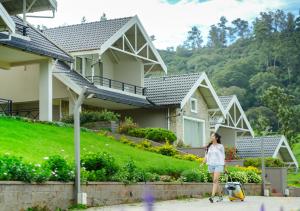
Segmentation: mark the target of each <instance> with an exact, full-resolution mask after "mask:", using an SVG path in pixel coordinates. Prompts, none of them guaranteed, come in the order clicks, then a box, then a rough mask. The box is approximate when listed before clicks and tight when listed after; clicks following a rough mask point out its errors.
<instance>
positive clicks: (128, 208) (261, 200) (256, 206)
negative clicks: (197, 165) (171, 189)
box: [88, 196, 300, 211]
mask: <svg viewBox="0 0 300 211" xmlns="http://www.w3.org/2000/svg"><path fill="white" fill-rule="evenodd" d="M262 204H264V209H261V207H262ZM88 210H89V211H146V209H145V207H144V205H143V204H142V203H137V204H130V205H117V206H110V207H100V208H90V209H88ZM201 210H203V211H211V210H214V211H263V210H264V211H300V197H294V198H292V197H287V198H286V197H261V196H249V197H247V198H246V199H245V201H244V202H238V201H236V202H230V201H229V200H227V199H225V200H224V201H223V202H219V203H213V204H211V203H210V202H209V201H208V199H207V198H205V199H187V200H171V201H163V202H157V203H155V205H154V208H153V211H201Z"/></svg>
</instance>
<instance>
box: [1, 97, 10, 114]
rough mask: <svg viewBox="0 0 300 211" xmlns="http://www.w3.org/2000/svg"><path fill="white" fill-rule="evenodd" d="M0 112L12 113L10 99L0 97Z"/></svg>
mask: <svg viewBox="0 0 300 211" xmlns="http://www.w3.org/2000/svg"><path fill="white" fill-rule="evenodd" d="M0 114H4V115H8V116H11V115H12V101H11V100H7V99H2V98H0Z"/></svg>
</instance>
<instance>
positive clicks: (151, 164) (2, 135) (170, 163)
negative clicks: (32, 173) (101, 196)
mask: <svg viewBox="0 0 300 211" xmlns="http://www.w3.org/2000/svg"><path fill="white" fill-rule="evenodd" d="M102 151H106V152H109V153H111V155H112V156H114V157H115V158H116V160H117V162H118V163H119V164H121V165H122V164H123V163H125V162H127V161H128V160H129V159H131V158H132V159H133V160H134V161H135V162H136V164H137V166H139V167H141V168H143V169H145V170H146V169H147V170H154V171H155V172H158V171H162V170H167V169H172V170H173V171H176V172H178V171H182V170H184V169H190V168H196V167H197V166H198V164H197V163H196V162H190V161H184V160H178V159H174V158H171V157H167V156H163V155H159V154H156V153H151V152H147V151H143V150H139V149H136V148H133V147H130V146H127V145H125V144H122V143H120V142H118V141H115V140H113V139H110V138H107V137H103V136H100V135H98V134H95V133H91V132H81V155H83V154H85V153H88V152H102ZM5 153H9V154H11V155H16V156H21V157H23V158H24V160H26V161H30V162H34V163H40V162H42V161H43V158H44V157H48V156H51V155H57V154H58V155H62V156H64V157H65V158H66V159H68V160H69V161H73V158H74V147H73V129H72V128H66V127H58V126H51V125H45V124H40V123H27V122H22V121H20V120H13V119H7V118H1V117H0V155H2V154H5Z"/></svg>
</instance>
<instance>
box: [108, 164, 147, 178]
mask: <svg viewBox="0 0 300 211" xmlns="http://www.w3.org/2000/svg"><path fill="white" fill-rule="evenodd" d="M113 180H114V181H118V182H123V183H124V184H131V183H136V182H146V173H145V172H144V171H143V170H141V169H139V168H138V167H137V166H136V164H135V162H134V161H133V160H129V161H128V162H127V163H125V165H124V166H123V167H122V168H121V169H120V170H119V171H118V172H117V173H116V174H115V175H114V177H113Z"/></svg>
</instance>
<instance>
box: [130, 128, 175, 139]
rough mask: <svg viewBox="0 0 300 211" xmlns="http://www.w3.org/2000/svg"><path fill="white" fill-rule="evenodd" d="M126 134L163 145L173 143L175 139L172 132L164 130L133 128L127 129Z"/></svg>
mask: <svg viewBox="0 0 300 211" xmlns="http://www.w3.org/2000/svg"><path fill="white" fill-rule="evenodd" d="M126 134H127V135H130V136H134V137H138V138H146V139H149V140H152V141H156V142H160V143H165V142H166V141H169V142H170V143H173V142H174V141H176V139H177V137H176V135H175V134H174V133H173V132H172V131H169V130H166V129H164V128H133V129H129V130H128V131H127V133H126Z"/></svg>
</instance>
